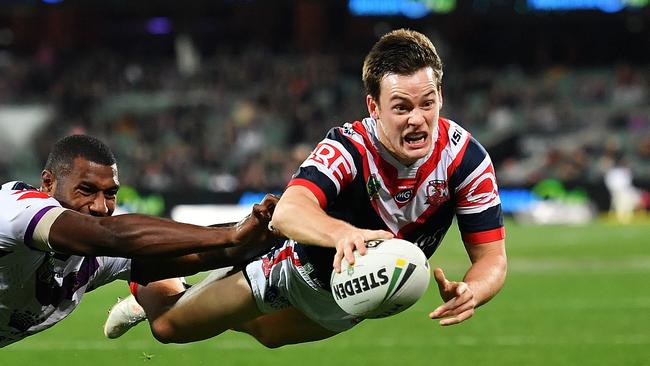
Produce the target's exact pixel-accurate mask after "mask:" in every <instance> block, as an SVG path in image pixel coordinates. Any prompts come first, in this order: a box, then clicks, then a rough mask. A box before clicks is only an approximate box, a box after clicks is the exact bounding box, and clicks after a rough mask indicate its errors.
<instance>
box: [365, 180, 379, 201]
mask: <svg viewBox="0 0 650 366" xmlns="http://www.w3.org/2000/svg"><path fill="white" fill-rule="evenodd" d="M380 188H381V184H380V183H379V180H378V179H377V177H376V176H375V175H374V174H370V177H368V182H367V183H366V189H367V190H368V196H369V197H370V199H371V200H372V199H375V198H379V189H380Z"/></svg>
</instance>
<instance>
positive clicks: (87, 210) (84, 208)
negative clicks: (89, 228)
mask: <svg viewBox="0 0 650 366" xmlns="http://www.w3.org/2000/svg"><path fill="white" fill-rule="evenodd" d="M42 178H43V180H42V190H43V191H45V192H46V193H49V194H50V195H52V197H54V198H55V199H56V200H57V201H59V202H60V203H61V206H63V207H65V208H69V209H71V210H75V211H78V212H81V213H84V214H89V215H93V216H110V215H112V214H113V211H115V198H116V195H117V190H118V189H119V181H118V177H117V166H116V165H111V166H108V165H102V164H97V163H93V162H91V161H88V160H86V159H84V158H76V159H75V160H74V164H73V166H72V170H71V171H70V173H69V174H67V175H65V176H64V177H54V175H53V174H52V173H50V172H49V171H44V172H43V176H42Z"/></svg>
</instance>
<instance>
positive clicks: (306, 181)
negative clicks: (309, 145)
mask: <svg viewBox="0 0 650 366" xmlns="http://www.w3.org/2000/svg"><path fill="white" fill-rule="evenodd" d="M344 128H345V127H343V128H338V127H337V128H333V129H331V130H330V131H329V133H328V134H327V136H326V137H325V139H323V140H322V141H321V142H320V143H319V144H318V145H317V146H316V148H315V149H314V150H313V151H312V153H311V154H310V155H309V157H308V158H307V159H306V160H305V161H304V162H303V163H302V165H300V168H298V171H297V172H296V174H294V176H293V178H292V179H291V181H289V184H288V186H289V187H290V186H295V185H299V186H303V187H305V188H307V189H309V190H310V191H311V192H312V193H313V194H314V196H316V198H317V199H318V202H319V204H320V206H321V207H322V208H325V207H327V204H328V203H329V202H332V201H333V200H334V198H335V197H336V196H338V194H339V193H340V192H341V190H342V189H343V188H345V186H346V185H348V184H350V183H351V182H352V181H353V180H354V178H355V177H356V175H357V168H356V165H355V162H354V156H355V155H358V152H357V150H356V149H355V148H354V146H353V144H352V142H351V141H350V140H349V139H348V138H347V137H345V136H344V132H343V129H344ZM348 133H349V132H348Z"/></svg>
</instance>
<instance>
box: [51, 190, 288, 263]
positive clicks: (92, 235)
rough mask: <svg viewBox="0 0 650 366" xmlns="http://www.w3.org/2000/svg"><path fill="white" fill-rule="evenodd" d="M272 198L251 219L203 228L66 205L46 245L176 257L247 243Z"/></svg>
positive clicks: (264, 218) (265, 221) (264, 223)
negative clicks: (93, 213)
mask: <svg viewBox="0 0 650 366" xmlns="http://www.w3.org/2000/svg"><path fill="white" fill-rule="evenodd" d="M275 201H276V199H274V198H268V199H266V200H265V201H264V202H263V203H262V205H258V206H257V208H254V211H253V216H254V220H243V221H242V222H240V223H238V224H236V225H234V226H229V227H202V226H196V225H190V224H183V223H179V222H175V221H172V220H167V219H161V218H157V217H151V216H146V215H139V214H127V215H119V216H114V217H93V216H89V215H83V214H80V213H77V212H75V211H72V210H65V211H64V212H62V213H61V214H60V215H59V216H58V217H57V218H56V219H55V221H54V222H53V223H52V225H51V227H50V228H49V244H50V246H51V247H52V249H53V250H55V251H58V252H62V253H68V254H76V255H95V256H97V255H104V256H116V257H126V258H150V257H177V256H183V255H187V254H191V253H198V252H205V251H209V250H214V249H223V248H224V247H230V246H240V245H241V246H246V244H249V243H250V242H251V241H253V240H255V239H256V238H257V235H259V234H260V232H262V231H263V230H266V226H267V224H268V221H269V219H270V215H271V212H270V210H269V208H270V209H271V210H272V207H273V206H274V205H275ZM242 250H248V249H242ZM234 253H240V252H239V251H234Z"/></svg>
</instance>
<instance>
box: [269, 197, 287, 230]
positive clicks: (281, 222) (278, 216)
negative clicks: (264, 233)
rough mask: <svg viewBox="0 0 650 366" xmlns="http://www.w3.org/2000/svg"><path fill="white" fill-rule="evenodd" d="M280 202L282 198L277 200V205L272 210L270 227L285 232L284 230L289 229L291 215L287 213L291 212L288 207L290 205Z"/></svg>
mask: <svg viewBox="0 0 650 366" xmlns="http://www.w3.org/2000/svg"><path fill="white" fill-rule="evenodd" d="M281 202H282V200H280V202H278V205H277V206H276V207H275V210H274V211H273V216H272V217H271V227H273V228H274V229H275V230H277V231H279V232H280V233H285V232H286V230H288V229H290V220H291V215H290V214H289V213H290V212H291V208H290V207H288V206H290V205H289V204H286V203H283V204H282V203H281Z"/></svg>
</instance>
